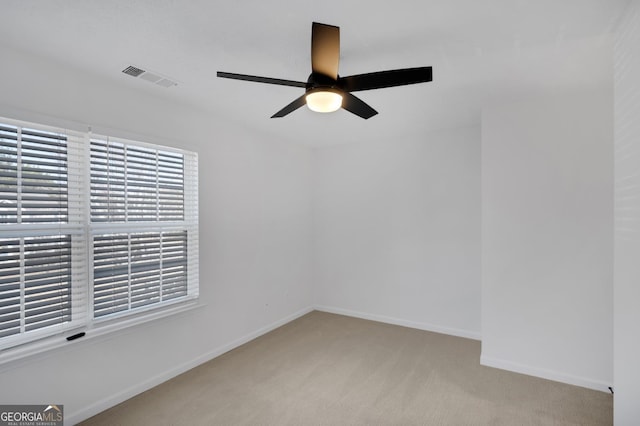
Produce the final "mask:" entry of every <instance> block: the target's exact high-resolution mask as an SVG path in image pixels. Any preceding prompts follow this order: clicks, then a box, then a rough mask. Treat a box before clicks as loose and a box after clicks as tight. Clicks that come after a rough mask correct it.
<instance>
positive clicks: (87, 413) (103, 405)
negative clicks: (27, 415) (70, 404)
mask: <svg viewBox="0 0 640 426" xmlns="http://www.w3.org/2000/svg"><path fill="white" fill-rule="evenodd" d="M311 311H313V307H311V306H309V307H307V308H304V309H302V310H300V311H298V312H295V313H293V314H291V315H288V316H286V317H284V318H282V319H279V320H278V321H275V322H273V323H271V324H269V325H267V326H264V327H261V328H259V329H257V330H256V331H254V332H252V333H249V334H247V335H245V336H243V337H241V338H239V339H236V340H234V341H232V342H230V343H227V344H226V345H223V346H220V347H218V348H216V349H214V350H212V351H209V352H207V353H204V354H202V355H200V356H199V357H197V358H195V359H192V360H190V361H187V362H185V363H183V364H181V365H178V366H176V367H174V368H172V369H170V370H167V371H165V372H163V373H161V374H158V375H156V376H154V377H152V378H150V379H149V380H146V381H144V382H142V383H139V384H137V385H135V386H131V387H129V388H127V389H124V390H122V391H121V392H118V393H117V394H115V395H111V396H109V397H107V398H103V399H101V400H100V401H97V402H95V403H94V404H91V405H89V406H88V407H84V408H82V409H81V410H78V411H76V412H75V413H72V414H70V415H65V425H75V424H77V423H80V422H81V421H83V420H86V419H88V418H89V417H91V416H95V415H96V414H98V413H100V412H102V411H104V410H106V409H108V408H111V407H113V406H115V405H117V404H120V403H121V402H124V401H126V400H127V399H129V398H132V397H134V396H136V395H138V394H140V393H142V392H144V391H147V390H149V389H151V388H153V387H155V386H158V385H159V384H161V383H164V382H166V381H167V380H169V379H172V378H174V377H176V376H178V375H180V374H182V373H184V372H186V371H189V370H191V369H192V368H194V367H197V366H198V365H200V364H203V363H205V362H207V361H210V360H212V359H213V358H216V357H219V356H220V355H222V354H224V353H226V352H229V351H230V350H232V349H235V348H237V347H238V346H241V345H244V344H245V343H247V342H249V341H251V340H253V339H255V338H257V337H260V336H262V335H263V334H266V333H268V332H270V331H272V330H275V329H276V328H278V327H281V326H283V325H285V324H287V323H289V322H291V321H293V320H295V319H297V318H299V317H301V316H303V315H306V314H308V313H309V312H311Z"/></svg>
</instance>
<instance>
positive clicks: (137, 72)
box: [122, 65, 144, 77]
mask: <svg viewBox="0 0 640 426" xmlns="http://www.w3.org/2000/svg"><path fill="white" fill-rule="evenodd" d="M122 72H123V73H125V74H127V75H130V76H132V77H137V76H139V75H140V74H142V73H143V72H144V70H141V69H140V68H136V67H134V66H133V65H129V66H128V67H126V68H125V69H123V70H122Z"/></svg>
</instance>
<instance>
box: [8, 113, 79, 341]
mask: <svg viewBox="0 0 640 426" xmlns="http://www.w3.org/2000/svg"><path fill="white" fill-rule="evenodd" d="M83 143H84V141H83V140H82V137H81V135H79V134H77V133H74V132H67V131H63V130H60V129H53V128H49V127H45V126H39V128H38V129H34V128H30V127H25V126H21V125H20V124H18V123H12V122H7V121H4V120H3V121H1V122H0V348H3V347H7V346H12V345H15V344H20V343H24V342H28V341H31V340H35V339H38V338H41V337H42V336H46V335H49V334H52V333H59V332H61V331H64V330H67V329H70V328H73V327H78V326H80V325H84V323H85V321H86V312H87V310H86V303H87V302H86V296H87V288H86V272H87V268H86V261H87V256H86V242H85V241H84V238H83V236H82V234H83V232H84V229H83V227H82V225H81V224H82V219H81V215H82V212H83V208H84V207H83V200H82V196H81V194H82V192H83V186H84V185H83V179H82V168H81V167H79V164H80V162H82V158H83V156H84V154H83V152H84V149H83V146H84V145H83ZM83 278H84V279H83Z"/></svg>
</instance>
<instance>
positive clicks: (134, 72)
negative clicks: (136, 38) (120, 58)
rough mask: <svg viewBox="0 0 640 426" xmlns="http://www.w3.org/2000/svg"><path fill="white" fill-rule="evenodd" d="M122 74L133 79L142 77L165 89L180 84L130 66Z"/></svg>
mask: <svg viewBox="0 0 640 426" xmlns="http://www.w3.org/2000/svg"><path fill="white" fill-rule="evenodd" d="M122 72H123V73H125V74H127V75H130V76H132V77H140V78H141V79H143V80H146V81H148V82H150V83H153V84H157V85H158V86H162V87H165V88H166V87H171V86H177V85H178V83H176V82H175V81H174V80H172V79H170V78H167V77H164V76H162V75H160V74H158V73H156V72H151V71H145V70H143V69H140V68H138V67H135V66H133V65H129V66H128V67H126V68H125V69H123V70H122Z"/></svg>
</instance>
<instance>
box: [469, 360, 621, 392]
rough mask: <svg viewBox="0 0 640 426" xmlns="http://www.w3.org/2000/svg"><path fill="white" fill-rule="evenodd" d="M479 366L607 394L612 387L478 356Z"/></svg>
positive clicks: (592, 380) (591, 380)
mask: <svg viewBox="0 0 640 426" xmlns="http://www.w3.org/2000/svg"><path fill="white" fill-rule="evenodd" d="M480 364H481V365H484V366H487V367H494V368H500V369H502V370H507V371H513V372H514V373H520V374H526V375H528V376H534V377H540V378H542V379H547V380H553V381H554V382H560V383H566V384H569V385H574V386H580V387H583V388H587V389H594V390H598V391H602V392H607V393H608V392H610V390H609V386H613V385H612V384H611V383H605V382H602V381H600V380H594V379H589V378H586V377H579V376H572V375H570V374H566V373H560V372H558V371H553V370H547V369H544V368H539V367H532V366H530V365H524V364H518V363H516V362H512V361H506V360H503V359H498V358H492V357H488V356H485V355H480Z"/></svg>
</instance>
